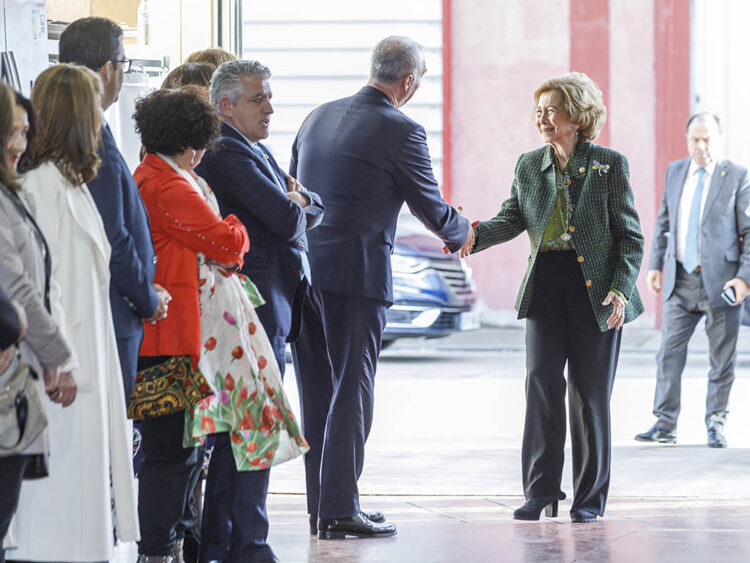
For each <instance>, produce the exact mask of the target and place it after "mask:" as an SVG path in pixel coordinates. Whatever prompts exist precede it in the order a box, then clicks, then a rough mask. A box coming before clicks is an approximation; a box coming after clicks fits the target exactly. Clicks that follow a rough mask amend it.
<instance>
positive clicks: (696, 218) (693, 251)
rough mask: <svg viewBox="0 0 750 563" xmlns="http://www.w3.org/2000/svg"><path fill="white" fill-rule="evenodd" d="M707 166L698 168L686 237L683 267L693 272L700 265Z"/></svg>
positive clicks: (688, 271)
mask: <svg viewBox="0 0 750 563" xmlns="http://www.w3.org/2000/svg"><path fill="white" fill-rule="evenodd" d="M705 173H706V169H705V168H698V185H697V186H696V187H695V193H694V194H693V202H692V203H691V204H690V215H689V216H688V229H687V237H686V239H685V260H684V261H683V262H682V267H683V268H685V271H687V273H689V274H691V273H692V272H693V270H695V269H696V268H697V267H698V236H699V234H700V228H701V199H702V196H703V176H704V175H705Z"/></svg>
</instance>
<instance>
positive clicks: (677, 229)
mask: <svg viewBox="0 0 750 563" xmlns="http://www.w3.org/2000/svg"><path fill="white" fill-rule="evenodd" d="M687 147H688V153H689V155H690V156H689V157H688V158H684V159H682V160H677V161H674V162H672V163H670V164H669V166H668V167H667V174H666V181H665V187H664V194H663V196H662V200H661V206H660V208H659V214H658V216H657V219H656V229H655V232H654V240H653V244H652V245H651V257H650V260H649V271H648V277H647V279H646V283H647V285H648V288H649V290H650V291H651V292H652V293H654V294H658V293H659V292H661V294H662V298H663V299H664V310H663V318H662V327H661V346H660V348H659V352H658V354H657V356H656V363H657V372H656V393H655V396H654V411H653V412H654V416H656V417H657V418H658V420H657V422H656V424H654V426H653V427H652V428H650V429H649V430H648V431H646V432H644V433H642V434H638V435H636V437H635V439H636V440H639V441H641V442H659V443H663V444H673V443H675V442H676V441H677V433H676V430H677V417H678V416H679V414H680V389H681V380H682V371H683V369H684V367H685V361H686V359H687V348H688V341H689V340H690V337H691V336H692V335H693V332H694V331H695V327H696V325H697V324H698V322H699V321H700V320H701V318H703V317H705V319H706V334H707V335H708V342H709V358H710V363H711V368H710V369H709V371H708V393H707V396H706V420H705V421H706V428H707V430H708V440H707V443H708V445H709V446H710V447H712V448H725V447H726V446H727V442H726V439H725V437H724V425H725V423H726V418H727V414H728V412H729V410H728V403H729V392H730V390H731V388H732V383H733V381H734V368H735V360H736V356H737V336H738V333H739V328H740V320H741V318H742V307H741V306H740V305H741V304H742V302H743V301H744V300H745V297H746V296H747V295H748V292H749V291H750V286H748V281H750V239H749V238H748V235H749V234H750V176H748V171H747V169H746V168H744V167H742V166H740V165H738V164H735V163H733V162H731V161H730V160H727V159H722V158H720V154H721V122H720V120H719V118H718V117H717V116H715V115H713V114H710V113H699V114H696V115H693V116H692V117H691V118H690V119H689V120H688V124H687Z"/></svg>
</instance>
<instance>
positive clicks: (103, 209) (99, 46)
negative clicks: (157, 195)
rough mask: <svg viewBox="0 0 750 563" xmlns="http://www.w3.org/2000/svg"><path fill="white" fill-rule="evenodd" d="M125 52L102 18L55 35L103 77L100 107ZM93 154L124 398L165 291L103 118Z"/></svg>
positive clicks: (116, 81) (68, 57)
mask: <svg viewBox="0 0 750 563" xmlns="http://www.w3.org/2000/svg"><path fill="white" fill-rule="evenodd" d="M124 53H125V51H124V49H123V46H122V30H121V28H120V26H118V25H117V24H115V23H114V22H112V21H110V20H107V19H104V18H84V19H80V20H76V21H75V22H73V23H72V24H70V25H69V26H68V27H67V28H66V29H65V31H63V33H62V35H61V36H60V61H61V62H71V63H77V64H82V65H84V66H87V67H89V68H91V69H92V70H94V71H95V72H97V73H98V74H99V76H100V78H101V79H102V110H106V109H107V108H108V107H109V106H110V105H112V104H113V103H114V102H115V101H116V100H117V96H118V94H119V92H120V88H121V87H122V82H123V64H124V61H125V56H124ZM98 155H99V158H100V159H101V166H100V167H99V170H98V172H97V175H96V178H94V179H93V180H92V181H91V182H89V183H88V188H89V191H90V192H91V196H92V197H93V199H94V202H95V203H96V207H97V209H98V210H99V214H100V215H101V217H102V223H103V224H104V230H105V231H106V233H107V239H108V240H109V244H110V245H111V247H112V255H111V258H110V264H109V266H110V272H111V283H110V304H111V307H112V317H113V320H114V325H115V336H116V337H117V349H118V352H119V356H120V365H121V367H122V377H123V386H124V391H125V398H126V399H127V398H128V397H129V396H130V390H131V389H132V387H133V384H134V383H135V375H136V366H137V363H138V350H139V348H140V346H141V340H142V339H143V320H148V321H153V322H155V321H158V320H160V319H162V318H164V317H166V307H167V305H166V303H167V302H168V300H169V296H168V295H167V294H166V292H164V291H163V290H162V289H161V288H158V287H156V288H155V287H154V286H153V280H154V272H155V269H156V267H155V265H156V260H155V257H154V246H153V242H152V241H151V229H150V228H149V222H148V215H147V214H146V208H145V207H144V206H143V202H142V201H141V196H140V194H139V193H138V187H137V186H136V185H135V182H134V180H133V176H132V174H131V173H130V170H129V169H128V167H127V164H126V163H125V159H124V158H123V157H122V154H120V151H119V150H118V148H117V145H116V144H115V140H114V137H113V136H112V132H111V131H110V129H109V125H107V124H106V123H104V124H103V126H102V131H101V141H100V143H99V148H98Z"/></svg>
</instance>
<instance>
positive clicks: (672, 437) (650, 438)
mask: <svg viewBox="0 0 750 563" xmlns="http://www.w3.org/2000/svg"><path fill="white" fill-rule="evenodd" d="M635 439H636V440H638V441H639V442H658V443H660V444H676V443H677V433H676V432H675V431H674V430H672V431H671V432H668V431H667V430H662V429H661V428H659V426H658V424H654V425H653V426H652V427H651V428H649V429H648V430H646V431H645V432H643V433H642V434H636V435H635Z"/></svg>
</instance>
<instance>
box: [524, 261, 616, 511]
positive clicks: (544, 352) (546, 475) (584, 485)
mask: <svg viewBox="0 0 750 563" xmlns="http://www.w3.org/2000/svg"><path fill="white" fill-rule="evenodd" d="M533 281H534V294H533V297H532V302H531V307H530V310H529V314H528V318H527V321H526V370H527V377H526V422H525V425H524V432H523V447H522V453H521V457H522V465H523V486H524V494H525V495H526V498H527V499H529V498H534V497H544V496H552V495H555V494H557V492H558V491H560V487H561V480H562V470H563V460H564V447H565V432H566V428H565V426H566V425H565V391H566V381H565V375H564V370H565V365H566V364H567V366H568V380H567V386H568V403H569V419H570V435H571V442H572V446H573V488H574V501H573V507H572V510H576V509H584V510H590V511H592V512H595V513H596V514H599V515H602V514H604V507H605V504H606V501H607V492H608V490H609V472H610V421H609V400H610V396H611V393H612V385H613V383H614V378H615V371H616V369H617V358H618V355H619V351H620V338H621V332H620V331H615V330H608V331H607V332H601V331H600V330H599V327H598V325H597V322H596V319H595V317H594V314H593V310H592V303H591V301H590V300H589V297H588V292H587V290H586V284H585V281H584V278H583V275H582V273H581V268H580V266H579V265H578V263H577V262H576V254H575V252H572V251H560V252H544V253H541V254H539V256H538V257H537V261H536V267H535V272H534V280H533ZM601 299H602V300H603V299H604V295H602V296H601ZM594 306H600V305H599V304H598V303H595V304H594Z"/></svg>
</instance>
